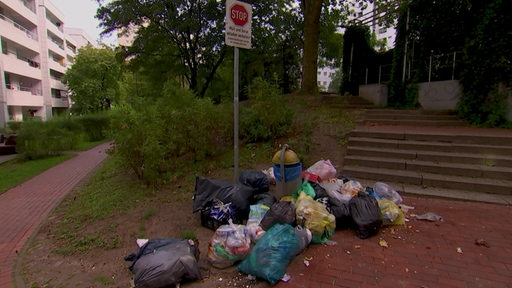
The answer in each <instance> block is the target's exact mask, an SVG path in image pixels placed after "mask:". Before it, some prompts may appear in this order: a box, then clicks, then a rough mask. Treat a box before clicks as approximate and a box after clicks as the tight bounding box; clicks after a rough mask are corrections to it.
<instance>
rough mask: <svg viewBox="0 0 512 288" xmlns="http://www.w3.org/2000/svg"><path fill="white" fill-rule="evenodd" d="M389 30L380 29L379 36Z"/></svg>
mask: <svg viewBox="0 0 512 288" xmlns="http://www.w3.org/2000/svg"><path fill="white" fill-rule="evenodd" d="M387 30H388V29H386V27H382V28H380V29H379V34H384V33H386V31H387Z"/></svg>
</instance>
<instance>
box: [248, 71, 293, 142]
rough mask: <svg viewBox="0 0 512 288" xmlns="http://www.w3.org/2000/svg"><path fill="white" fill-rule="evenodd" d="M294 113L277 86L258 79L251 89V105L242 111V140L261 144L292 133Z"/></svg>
mask: <svg viewBox="0 0 512 288" xmlns="http://www.w3.org/2000/svg"><path fill="white" fill-rule="evenodd" d="M293 117H294V111H293V109H292V108H291V107H290V106H289V105H287V103H286V98H285V96H283V95H282V94H281V93H280V92H279V89H278V88H277V87H276V86H273V85H271V84H269V83H267V82H265V81H264V80H262V79H261V78H256V79H255V80H254V81H253V83H252V85H251V86H250V87H249V105H248V106H243V107H241V109H240V138H241V139H243V140H244V141H246V142H260V141H267V140H270V139H275V138H279V137H281V136H284V135H286V134H287V133H289V132H290V128H291V125H292V122H293Z"/></svg>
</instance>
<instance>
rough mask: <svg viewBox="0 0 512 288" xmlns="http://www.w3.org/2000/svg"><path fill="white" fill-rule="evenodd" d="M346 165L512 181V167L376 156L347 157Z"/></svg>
mask: <svg viewBox="0 0 512 288" xmlns="http://www.w3.org/2000/svg"><path fill="white" fill-rule="evenodd" d="M344 165H346V166H355V167H373V168H385V169H394V170H406V171H413V172H419V173H437V174H442V175H454V176H466V177H473V178H476V177H479V178H489V179H498V180H500V179H504V180H507V179H512V168H510V167H489V166H484V165H475V164H461V163H450V162H433V161H422V160H417V159H409V160H408V159H396V158H385V157H375V156H374V157H369V156H354V155H349V156H346V157H345V159H344ZM397 172H398V171H397ZM400 173H401V172H400Z"/></svg>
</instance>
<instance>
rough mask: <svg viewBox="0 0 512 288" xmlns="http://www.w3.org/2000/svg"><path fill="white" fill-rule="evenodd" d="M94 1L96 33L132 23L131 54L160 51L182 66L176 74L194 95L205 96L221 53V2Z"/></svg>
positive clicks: (107, 31) (120, 27) (222, 23)
mask: <svg viewBox="0 0 512 288" xmlns="http://www.w3.org/2000/svg"><path fill="white" fill-rule="evenodd" d="M97 1H98V3H99V4H100V8H99V9H98V11H97V14H96V17H97V18H98V19H99V20H100V25H101V26H102V27H104V30H103V32H102V34H108V33H111V32H114V31H116V30H122V29H128V28H130V27H137V35H136V41H137V46H134V47H132V50H131V55H132V56H138V55H141V54H144V53H146V54H159V53H165V54H162V55H161V56H162V57H169V58H171V59H175V61H178V62H180V63H181V65H182V67H184V68H185V71H183V74H182V75H183V76H184V78H185V80H186V82H187V85H188V87H189V88H190V89H191V90H192V91H193V92H194V93H195V94H196V95H197V96H199V97H203V96H204V95H205V93H206V90H207V88H208V86H209V85H210V83H211V81H212V80H213V77H214V75H215V71H216V70H217V68H218V67H219V66H220V64H221V63H222V61H223V59H224V56H225V54H226V46H225V45H224V44H223V39H224V33H223V29H224V15H225V10H224V8H225V6H224V5H225V4H224V3H223V1H214V0H189V1H187V0H162V1H147V0H114V1H109V2H108V3H106V4H102V2H104V1H102V0H97ZM155 39H158V40H159V41H158V42H159V43H160V44H161V45H164V46H168V47H174V49H162V47H163V46H156V47H155V46H154V45H152V44H151V43H152V41H153V40H155ZM199 75H204V77H201V79H200V77H199ZM202 79H204V80H202ZM162 80H163V82H165V81H166V80H167V79H165V78H164V79H162ZM201 80H202V81H201Z"/></svg>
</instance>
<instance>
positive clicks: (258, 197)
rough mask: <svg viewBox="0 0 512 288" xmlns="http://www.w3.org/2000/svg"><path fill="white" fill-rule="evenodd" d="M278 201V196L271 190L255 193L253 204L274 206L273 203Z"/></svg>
mask: <svg viewBox="0 0 512 288" xmlns="http://www.w3.org/2000/svg"><path fill="white" fill-rule="evenodd" d="M276 201H277V200H276V196H274V194H272V193H271V192H263V193H258V194H254V197H253V199H252V202H253V203H252V204H263V205H266V206H268V207H272V205H273V204H274V203H276Z"/></svg>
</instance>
